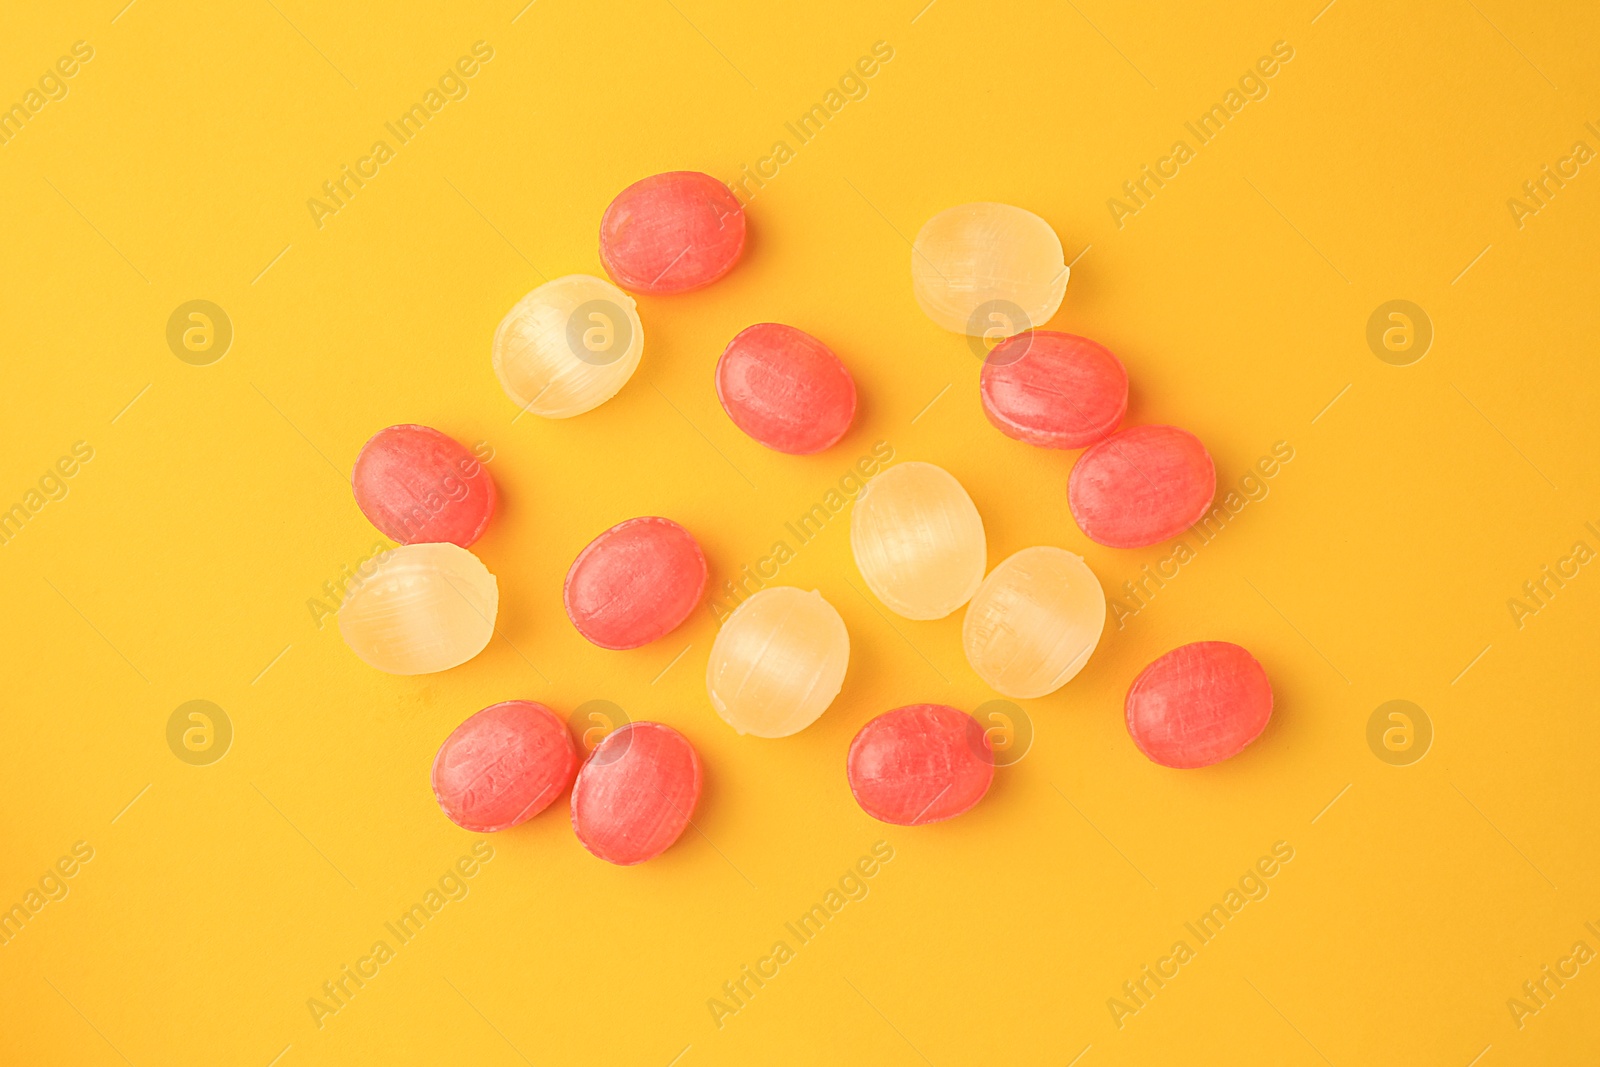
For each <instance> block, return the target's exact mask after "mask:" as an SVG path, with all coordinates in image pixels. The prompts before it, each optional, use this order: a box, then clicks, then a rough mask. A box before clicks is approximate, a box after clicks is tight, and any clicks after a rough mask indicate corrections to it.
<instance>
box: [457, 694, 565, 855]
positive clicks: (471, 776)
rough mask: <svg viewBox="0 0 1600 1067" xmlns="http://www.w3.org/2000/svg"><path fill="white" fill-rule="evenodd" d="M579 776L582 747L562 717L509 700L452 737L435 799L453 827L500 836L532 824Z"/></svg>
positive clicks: (469, 721) (487, 710)
mask: <svg viewBox="0 0 1600 1067" xmlns="http://www.w3.org/2000/svg"><path fill="white" fill-rule="evenodd" d="M577 773H578V746H577V745H575V744H573V741H572V733H571V731H569V730H568V729H567V724H566V723H565V722H563V721H562V720H561V719H560V717H559V716H557V715H556V713H555V712H553V711H551V710H550V709H549V708H547V707H545V706H544V705H543V704H536V703H534V702H533V701H531V700H507V701H505V702H504V703H501V704H493V705H490V706H489V707H487V708H484V709H483V710H482V711H480V712H477V713H476V714H474V715H471V716H469V717H468V718H467V720H466V721H465V722H463V723H462V724H461V725H460V726H457V727H456V728H455V729H454V730H453V731H451V733H450V736H449V737H447V738H445V740H444V744H442V745H440V746H439V754H438V755H437V756H435V757H434V760H433V795H434V796H435V797H437V798H438V800H439V807H441V808H443V809H444V813H445V815H446V816H448V817H449V819H450V821H451V822H453V823H455V824H456V825H457V826H459V827H461V828H462V829H464V830H473V831H477V832H480V833H492V832H494V831H496V830H504V829H506V828H508V827H512V826H516V825H517V824H518V823H523V822H527V821H528V820H529V819H531V818H533V817H534V816H535V815H537V814H539V813H540V812H541V811H543V810H544V809H545V808H547V807H549V806H550V802H551V801H553V800H555V798H556V797H558V796H560V795H561V792H562V790H564V789H566V788H567V786H569V785H571V784H572V778H573V776H574V775H575V774H577Z"/></svg>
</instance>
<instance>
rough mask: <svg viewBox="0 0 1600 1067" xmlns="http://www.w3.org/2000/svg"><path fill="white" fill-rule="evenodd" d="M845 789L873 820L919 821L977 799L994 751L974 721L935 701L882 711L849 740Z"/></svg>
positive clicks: (952, 812)
mask: <svg viewBox="0 0 1600 1067" xmlns="http://www.w3.org/2000/svg"><path fill="white" fill-rule="evenodd" d="M845 771H846V774H847V775H848V776H849V779H850V792H851V793H852V794H853V795H854V796H855V798H856V803H857V804H860V805H861V810H862V811H864V812H866V813H867V814H868V815H870V816H872V817H873V818H874V819H877V820H878V821H879V822H887V823H894V824H895V825H896V826H921V825H923V824H924V823H930V822H939V821H940V820H942V819H950V818H954V817H955V816H957V815H960V814H961V813H962V812H964V811H967V810H968V809H970V808H971V807H972V806H973V805H974V804H976V803H977V802H978V801H980V800H982V799H983V795H984V794H985V793H987V792H988V791H989V784H990V783H991V782H992V781H993V780H994V753H993V750H992V749H991V748H990V745H989V738H988V736H987V735H986V734H985V733H984V731H983V727H982V726H981V725H979V723H978V720H977V719H974V718H973V717H972V716H971V715H968V714H967V713H966V712H963V711H957V710H956V709H955V708H951V707H946V706H945V705H943V704H911V705H908V706H906V707H903V708H895V709H894V710H893V711H888V712H884V713H883V714H882V715H879V716H878V717H877V718H876V719H873V720H872V721H871V722H869V723H867V725H865V726H863V727H862V728H861V732H860V733H858V734H856V737H855V740H854V741H852V742H850V755H849V757H848V759H847V760H846V763H845Z"/></svg>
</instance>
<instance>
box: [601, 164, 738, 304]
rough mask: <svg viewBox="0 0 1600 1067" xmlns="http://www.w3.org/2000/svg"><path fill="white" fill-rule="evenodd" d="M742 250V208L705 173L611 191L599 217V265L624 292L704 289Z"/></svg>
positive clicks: (657, 177)
mask: <svg viewBox="0 0 1600 1067" xmlns="http://www.w3.org/2000/svg"><path fill="white" fill-rule="evenodd" d="M743 252H744V208H743V207H742V206H740V204H739V200H738V198H737V197H735V196H734V195H733V192H732V191H731V190H730V189H729V188H728V187H727V186H726V185H724V184H722V183H721V182H719V181H717V179H715V178H713V177H712V176H711V175H709V174H701V173H700V172H699V171H694V170H675V171H670V172H668V173H666V174H653V175H651V176H650V177H648V178H642V179H640V180H639V181H636V182H634V183H633V184H632V185H630V186H628V187H627V188H626V189H624V190H622V192H620V193H618V194H617V198H616V199H615V200H613V201H611V205H610V206H609V207H607V208H606V213H605V216H604V217H603V218H602V219H601V220H600V262H601V263H603V264H605V268H606V273H607V274H609V275H611V277H612V279H613V280H614V281H615V282H616V283H617V284H618V285H620V286H622V287H623V288H624V289H628V290H631V291H632V292H635V293H685V292H688V291H689V290H691V289H698V288H700V287H701V286H703V285H710V284H711V283H712V282H714V281H716V280H717V279H718V278H720V277H722V276H723V275H724V274H726V273H728V272H729V271H730V270H732V269H733V265H734V264H735V263H737V262H739V256H740V255H741V254H742V253H743Z"/></svg>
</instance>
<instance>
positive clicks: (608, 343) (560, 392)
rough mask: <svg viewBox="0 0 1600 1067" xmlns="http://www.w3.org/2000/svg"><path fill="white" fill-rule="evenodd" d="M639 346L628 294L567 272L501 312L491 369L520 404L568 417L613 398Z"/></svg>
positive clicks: (636, 357) (641, 345)
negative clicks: (504, 311) (507, 310)
mask: <svg viewBox="0 0 1600 1067" xmlns="http://www.w3.org/2000/svg"><path fill="white" fill-rule="evenodd" d="M643 351H644V327H643V326H642V325H640V323H639V313H638V312H637V311H635V310H634V302H633V297H631V296H629V295H628V294H627V293H624V292H623V291H622V290H621V289H618V288H617V287H616V286H614V285H612V284H611V283H610V282H608V281H603V280H601V279H600V278H595V277H592V276H590V275H588V274H569V275H567V276H566V277H564V278H557V279H555V280H554V281H550V282H546V283H545V284H543V285H541V286H539V288H537V289H535V290H534V291H533V292H531V293H529V294H528V295H527V296H525V297H523V298H522V299H521V300H519V301H517V303H516V306H515V307H513V308H512V309H511V310H510V311H509V312H507V313H506V317H505V318H504V319H502V320H501V322H500V328H499V329H497V330H495V333H494V372H495V374H496V375H498V376H499V378H500V385H501V388H503V389H505V391H506V395H507V396H509V397H510V398H511V399H512V401H513V402H514V403H515V404H516V405H517V406H518V407H520V408H522V409H523V410H525V411H531V412H533V413H534V414H535V415H542V416H543V417H545V418H547V419H566V418H571V417H572V416H573V415H581V414H583V413H584V412H585V411H589V410H591V409H593V408H596V407H599V406H600V405H601V404H603V403H605V402H606V401H607V400H610V399H611V398H612V397H613V396H615V395H617V392H618V391H619V390H621V388H622V387H623V386H624V385H626V384H627V382H628V379H629V378H631V377H633V372H634V371H635V370H637V369H638V368H639V356H640V354H641V353H642V352H643Z"/></svg>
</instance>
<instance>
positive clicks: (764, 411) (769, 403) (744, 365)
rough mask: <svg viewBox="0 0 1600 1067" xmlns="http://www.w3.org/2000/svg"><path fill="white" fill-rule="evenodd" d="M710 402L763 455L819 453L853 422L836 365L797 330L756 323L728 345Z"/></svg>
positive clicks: (852, 390) (849, 392) (850, 385)
mask: <svg viewBox="0 0 1600 1067" xmlns="http://www.w3.org/2000/svg"><path fill="white" fill-rule="evenodd" d="M717 399H718V400H721V401H722V409H723V410H724V411H726V412H727V413H728V418H730V419H732V420H733V424H734V425H735V426H737V427H739V429H741V430H743V431H744V432H745V433H747V434H749V435H750V436H751V437H753V438H755V439H756V440H757V441H759V442H761V443H762V444H764V445H766V446H767V447H768V448H770V449H773V450H775V451H778V452H787V453H790V454H791V455H802V456H803V455H809V454H810V453H812V452H821V451H822V450H823V449H825V448H828V447H830V446H831V445H832V444H833V443H834V442H836V441H837V440H839V438H841V437H843V436H844V433H845V431H846V430H848V429H849V428H850V422H851V420H852V419H854V418H855V415H856V383H855V380H854V379H853V378H851V377H850V372H849V371H848V370H846V369H845V365H844V364H843V363H841V362H839V357H838V356H836V355H834V354H833V351H832V350H831V349H829V348H828V346H827V345H825V344H823V343H822V342H821V341H819V340H817V339H816V338H815V337H812V336H811V335H810V334H808V333H806V332H805V331H803V330H797V329H795V328H794V327H793V326H784V325H782V324H781V323H776V322H763V323H759V324H757V325H755V326H751V327H750V328H749V329H747V330H745V331H743V332H742V333H740V334H739V336H737V337H735V338H734V339H733V340H732V341H730V342H728V347H727V349H726V350H725V351H724V352H723V353H722V358H721V359H719V360H718V361H717Z"/></svg>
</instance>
